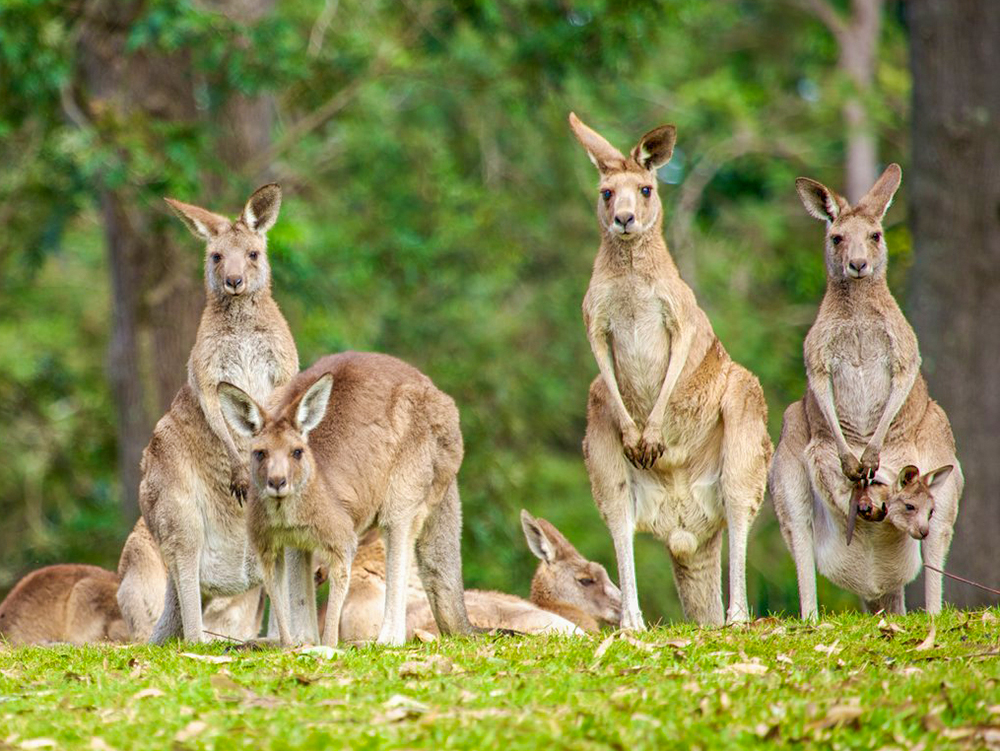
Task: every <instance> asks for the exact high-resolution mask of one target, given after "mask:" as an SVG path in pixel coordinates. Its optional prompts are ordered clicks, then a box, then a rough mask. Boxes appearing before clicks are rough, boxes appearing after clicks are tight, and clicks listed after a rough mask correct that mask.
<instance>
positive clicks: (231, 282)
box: [226, 276, 243, 289]
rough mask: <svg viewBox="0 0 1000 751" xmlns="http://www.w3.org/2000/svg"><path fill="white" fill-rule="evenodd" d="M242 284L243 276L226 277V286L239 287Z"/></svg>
mask: <svg viewBox="0 0 1000 751" xmlns="http://www.w3.org/2000/svg"><path fill="white" fill-rule="evenodd" d="M241 284H243V277H242V276H227V277H226V286H227V287H230V288H232V289H239V288H240V285H241Z"/></svg>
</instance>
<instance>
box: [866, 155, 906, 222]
mask: <svg viewBox="0 0 1000 751" xmlns="http://www.w3.org/2000/svg"><path fill="white" fill-rule="evenodd" d="M902 179H903V170H901V169H900V168H899V165H898V164H890V165H889V166H888V167H886V168H885V172H883V173H882V176H881V177H880V178H879V179H878V180H876V181H875V184H874V185H873V186H872V189H871V190H869V191H868V192H867V193H865V196H864V198H862V199H861V200H860V201H858V208H859V209H861V210H863V211H864V212H865V213H866V214H868V215H869V216H871V217H872V218H873V219H876V220H878V221H880V222H881V221H882V218H883V217H884V216H885V212H887V211H888V210H889V207H890V206H891V205H892V198H893V196H895V195H896V191H897V190H899V183H900V181H901V180H902Z"/></svg>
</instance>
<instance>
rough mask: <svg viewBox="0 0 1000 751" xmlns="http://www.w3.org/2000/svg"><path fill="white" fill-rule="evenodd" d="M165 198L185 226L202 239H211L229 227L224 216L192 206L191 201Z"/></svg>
mask: <svg viewBox="0 0 1000 751" xmlns="http://www.w3.org/2000/svg"><path fill="white" fill-rule="evenodd" d="M163 200H164V201H166V202H167V205H168V206H169V207H170V208H171V209H172V210H173V212H174V213H175V214H177V217H178V218H179V219H180V220H181V221H182V222H184V226H185V227H187V228H188V229H189V230H191V234H192V235H194V236H195V237H200V238H201V239H202V240H211V239H212V238H213V237H216V236H217V235H220V234H222V233H223V232H225V231H226V230H227V229H229V226H230V222H229V220H228V219H226V217H224V216H219V215H218V214H216V213H214V212H211V211H209V210H208V209H203V208H201V207H200V206H192V205H191V204H190V203H183V202H182V201H175V200H174V199H173V198H164V199H163Z"/></svg>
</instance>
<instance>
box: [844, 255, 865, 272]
mask: <svg viewBox="0 0 1000 751" xmlns="http://www.w3.org/2000/svg"><path fill="white" fill-rule="evenodd" d="M847 265H848V266H850V267H851V271H853V272H854V273H855V274H860V273H862V272H863V271H864V270H865V269H867V268H868V261H866V260H865V259H864V258H854V259H852V260H851V261H850V262H849V263H848V264H847Z"/></svg>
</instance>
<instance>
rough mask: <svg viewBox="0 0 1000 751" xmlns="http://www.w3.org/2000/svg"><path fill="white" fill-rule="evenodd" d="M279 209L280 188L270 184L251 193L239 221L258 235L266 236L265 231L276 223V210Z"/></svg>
mask: <svg viewBox="0 0 1000 751" xmlns="http://www.w3.org/2000/svg"><path fill="white" fill-rule="evenodd" d="M280 208H281V186H279V185H278V184H277V183H270V184H268V185H264V186H261V187H260V188H257V190H255V191H254V192H253V195H252V196H250V199H249V200H248V201H247V205H246V206H244V207H243V214H242V215H241V216H240V219H241V220H242V221H243V223H244V224H245V225H246V226H247V227H249V228H250V229H252V230H253V231H254V232H256V233H257V234H258V235H266V234H267V231H268V230H269V229H271V227H273V226H274V223H275V222H276V221H278V209H280Z"/></svg>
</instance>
